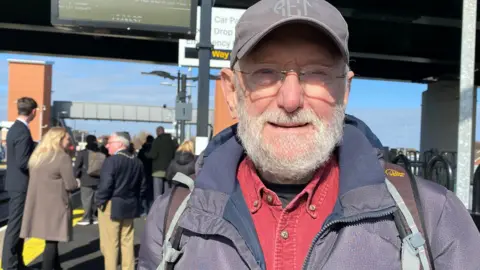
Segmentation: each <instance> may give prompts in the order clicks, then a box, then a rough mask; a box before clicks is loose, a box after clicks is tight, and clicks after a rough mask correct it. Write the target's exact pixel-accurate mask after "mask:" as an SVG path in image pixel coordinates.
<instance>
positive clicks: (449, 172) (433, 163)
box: [425, 155, 455, 191]
mask: <svg viewBox="0 0 480 270" xmlns="http://www.w3.org/2000/svg"><path fill="white" fill-rule="evenodd" d="M425 172H426V175H425V178H426V179H428V180H432V181H435V182H437V183H438V184H440V185H442V186H444V187H446V188H447V189H449V190H451V191H454V190H455V181H454V178H453V169H452V165H451V164H450V162H449V161H448V160H447V159H446V158H445V157H444V156H442V155H436V156H434V157H433V158H432V159H431V160H430V161H429V162H428V164H427V168H426V171H425Z"/></svg>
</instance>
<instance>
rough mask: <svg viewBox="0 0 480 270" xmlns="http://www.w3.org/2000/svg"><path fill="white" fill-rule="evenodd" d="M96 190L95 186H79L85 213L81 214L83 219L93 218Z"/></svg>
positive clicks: (95, 208)
mask: <svg viewBox="0 0 480 270" xmlns="http://www.w3.org/2000/svg"><path fill="white" fill-rule="evenodd" d="M96 191H97V187H96V186H93V187H81V188H80V196H81V198H82V206H83V209H84V210H85V214H84V215H83V219H86V220H90V221H91V220H93V219H94V217H95V211H96V210H97V207H96V205H95V203H94V201H95V192H96Z"/></svg>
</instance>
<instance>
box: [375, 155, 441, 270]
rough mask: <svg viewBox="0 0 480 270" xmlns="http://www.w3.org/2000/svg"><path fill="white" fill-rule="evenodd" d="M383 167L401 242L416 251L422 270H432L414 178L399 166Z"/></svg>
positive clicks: (386, 165) (389, 164) (387, 165)
mask: <svg viewBox="0 0 480 270" xmlns="http://www.w3.org/2000/svg"><path fill="white" fill-rule="evenodd" d="M384 166H385V175H386V177H387V180H388V181H387V187H388V189H389V191H390V193H391V195H392V196H393V198H394V199H395V201H396V202H397V205H398V207H399V210H400V211H398V212H397V213H396V214H395V222H396V224H397V228H398V229H399V231H400V233H401V237H402V238H403V239H402V240H404V241H407V242H408V244H409V245H408V247H409V248H413V250H412V252H415V250H417V249H418V252H419V254H418V255H419V256H420V260H421V264H422V269H424V270H426V269H434V268H433V267H434V266H433V261H432V256H431V253H430V251H431V250H430V245H429V241H428V237H427V234H426V229H425V224H424V223H425V222H424V220H423V208H422V205H421V201H420V194H419V192H418V187H417V181H416V178H415V177H414V176H413V174H412V173H411V172H410V171H409V170H406V169H404V168H403V167H401V166H398V165H394V164H391V163H385V165H384ZM412 245H413V246H412ZM422 253H423V254H422ZM402 255H405V254H402ZM402 259H405V258H402ZM417 269H418V268H417Z"/></svg>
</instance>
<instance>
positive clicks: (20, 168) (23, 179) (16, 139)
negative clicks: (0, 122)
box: [5, 120, 34, 192]
mask: <svg viewBox="0 0 480 270" xmlns="http://www.w3.org/2000/svg"><path fill="white" fill-rule="evenodd" d="M33 148H34V143H33V140H32V136H31V134H30V130H29V129H28V127H27V126H26V125H25V124H24V123H22V122H21V121H18V120H17V121H15V123H13V125H12V127H11V128H10V129H9V130H8V134H7V175H6V177H5V190H7V191H16V192H27V188H28V177H29V175H28V160H29V159H30V156H31V155H32V152H33Z"/></svg>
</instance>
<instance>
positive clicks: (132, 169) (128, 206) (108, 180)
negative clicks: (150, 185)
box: [95, 150, 147, 220]
mask: <svg viewBox="0 0 480 270" xmlns="http://www.w3.org/2000/svg"><path fill="white" fill-rule="evenodd" d="M146 191H147V185H146V181H145V175H144V172H143V165H142V162H141V161H140V160H139V159H138V158H136V157H134V156H133V155H132V154H130V153H129V152H128V151H126V150H123V151H120V152H119V153H117V154H115V155H113V156H110V157H109V158H107V159H106V160H105V163H104V164H103V167H102V172H101V175H100V184H99V185H98V189H97V192H96V194H95V202H96V204H97V206H98V207H100V209H103V208H104V207H105V205H106V204H107V202H108V201H111V202H112V212H111V218H112V219H113V220H122V219H131V218H136V217H139V216H140V213H141V201H142V200H143V199H144V198H145V195H146Z"/></svg>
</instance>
